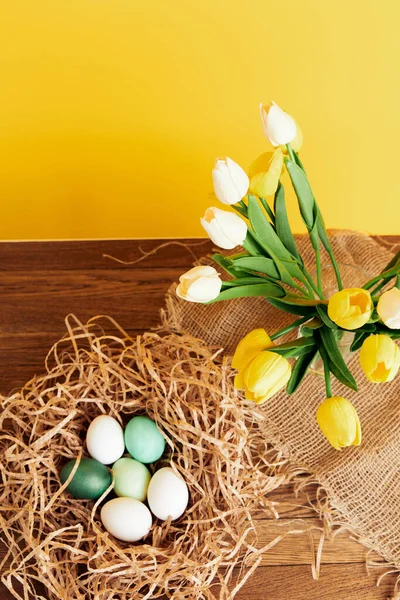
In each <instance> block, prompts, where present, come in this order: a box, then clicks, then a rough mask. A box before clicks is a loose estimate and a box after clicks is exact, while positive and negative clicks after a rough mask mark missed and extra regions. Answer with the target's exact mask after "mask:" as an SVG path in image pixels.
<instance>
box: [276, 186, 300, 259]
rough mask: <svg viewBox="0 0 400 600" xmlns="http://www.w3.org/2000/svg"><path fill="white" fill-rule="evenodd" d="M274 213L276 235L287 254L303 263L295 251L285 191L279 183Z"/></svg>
mask: <svg viewBox="0 0 400 600" xmlns="http://www.w3.org/2000/svg"><path fill="white" fill-rule="evenodd" d="M274 211H275V226H276V233H277V234H278V236H279V238H280V239H281V241H282V243H283V244H284V246H285V247H286V248H287V249H288V250H289V252H290V253H291V254H292V255H293V256H295V257H296V258H297V259H298V260H299V261H300V262H303V261H302V259H301V256H300V254H299V251H298V250H297V246H296V242H295V240H294V236H293V233H292V230H291V229H290V224H289V219H288V216H287V211H286V202H285V190H284V187H283V185H282V184H281V183H279V185H278V189H277V190H276V193H275V199H274Z"/></svg>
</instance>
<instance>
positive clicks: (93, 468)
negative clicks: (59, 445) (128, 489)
mask: <svg viewBox="0 0 400 600" xmlns="http://www.w3.org/2000/svg"><path fill="white" fill-rule="evenodd" d="M75 463H76V459H75V458H74V459H73V460H70V461H68V462H67V464H66V465H64V466H63V468H62V469H61V473H60V480H61V483H65V482H66V481H67V479H68V477H69V476H70V473H71V471H72V469H73V468H74V466H75ZM111 481H112V478H111V473H110V471H109V469H107V467H105V466H104V465H103V464H102V463H100V462H99V461H97V460H95V459H94V458H82V459H81V461H80V463H79V466H78V468H77V470H76V473H75V475H74V476H73V478H72V480H71V481H70V482H69V484H68V486H67V488H66V489H67V491H68V492H69V493H70V494H72V496H74V498H81V499H84V500H97V498H100V496H101V495H102V494H104V492H105V491H106V489H107V488H108V487H109V486H110V485H111Z"/></svg>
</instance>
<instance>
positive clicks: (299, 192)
mask: <svg viewBox="0 0 400 600" xmlns="http://www.w3.org/2000/svg"><path fill="white" fill-rule="evenodd" d="M285 162H286V168H287V170H288V173H289V177H290V179H291V180H292V184H293V187H294V191H295V192H296V196H297V198H298V201H299V206H300V213H301V216H302V218H303V221H304V223H305V224H306V227H307V229H308V231H309V232H311V231H313V229H314V225H315V221H316V214H315V199H314V195H313V193H312V190H311V187H310V184H309V183H308V179H307V177H306V174H305V173H304V171H303V169H301V168H300V167H299V166H298V165H296V163H295V162H293V161H292V160H286V161H285ZM313 235H314V236H315V234H313Z"/></svg>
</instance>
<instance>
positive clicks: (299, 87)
mask: <svg viewBox="0 0 400 600" xmlns="http://www.w3.org/2000/svg"><path fill="white" fill-rule="evenodd" d="M0 20H1V30H2V34H1V40H0V81H1V95H0V194H1V207H2V210H1V218H0V238H1V239H43V238H78V237H151V236H160V237H166V236H182V237H183V236H190V235H203V230H202V229H201V227H200V225H199V222H198V219H199V216H201V215H202V213H203V212H204V210H205V208H206V207H207V206H209V205H210V203H211V204H212V203H213V202H212V200H211V199H210V192H211V191H212V183H211V175H210V173H211V168H212V165H213V161H214V157H215V156H217V155H221V154H227V155H229V156H231V157H232V158H233V159H234V160H236V161H238V162H239V163H241V164H242V165H243V166H247V165H249V164H250V163H251V161H252V159H253V158H255V157H256V156H257V155H258V154H260V153H261V152H263V151H265V150H266V149H268V145H267V143H266V140H265V139H264V137H263V135H262V133H261V128H260V124H259V115H258V103H259V101H260V100H263V101H268V100H269V99H270V98H272V99H274V100H275V101H276V102H278V104H280V105H282V107H284V108H285V109H286V110H287V111H288V112H290V113H291V114H292V115H293V116H294V117H295V118H296V120H297V121H298V122H299V123H300V125H301V127H302V129H303V132H304V137H305V143H304V149H303V152H302V159H303V161H304V162H305V164H306V167H307V171H308V173H309V175H310V177H311V180H312V184H313V188H314V191H315V193H316V196H317V199H318V200H319V203H320V205H321V207H322V209H323V212H324V215H325V220H326V222H327V224H328V226H329V227H348V228H357V229H361V230H364V231H370V232H375V233H400V231H399V229H400V228H399V217H400V201H399V198H400V174H399V173H400V169H399V164H400V144H399V142H400V83H399V82H400V77H399V63H400V35H399V30H400V3H399V2H398V0H381V1H380V2H376V0H335V1H334V2H329V1H328V0H285V1H283V0H147V1H146V0H12V1H8V2H7V1H3V2H2V3H1V8H0ZM291 215H292V222H293V224H294V226H295V229H296V230H300V229H301V223H300V219H299V217H298V216H297V213H296V210H295V207H294V203H293V206H292V207H291Z"/></svg>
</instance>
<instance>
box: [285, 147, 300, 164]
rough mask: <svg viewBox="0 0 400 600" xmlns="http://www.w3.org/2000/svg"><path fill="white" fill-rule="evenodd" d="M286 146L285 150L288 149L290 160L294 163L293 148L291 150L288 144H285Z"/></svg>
mask: <svg viewBox="0 0 400 600" xmlns="http://www.w3.org/2000/svg"><path fill="white" fill-rule="evenodd" d="M286 148H287V151H288V153H289V156H290V160H291V161H293V162H294V163H295V162H296V158H295V156H294V153H293V150H292V146H291V145H290V144H286ZM296 164H297V163H296Z"/></svg>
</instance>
